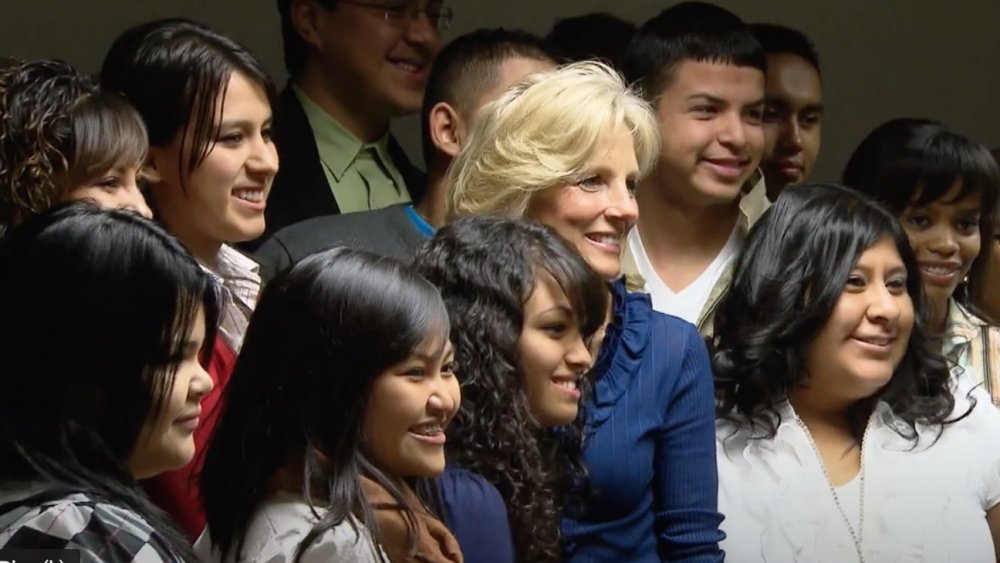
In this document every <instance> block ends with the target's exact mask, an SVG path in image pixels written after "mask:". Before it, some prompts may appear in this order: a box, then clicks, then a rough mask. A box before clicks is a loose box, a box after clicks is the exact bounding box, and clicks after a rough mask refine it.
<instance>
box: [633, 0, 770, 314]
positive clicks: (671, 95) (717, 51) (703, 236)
mask: <svg viewBox="0 0 1000 563" xmlns="http://www.w3.org/2000/svg"><path fill="white" fill-rule="evenodd" d="M764 68H765V59H764V52H763V50H762V49H761V47H760V43H759V42H758V41H757V39H756V38H755V37H754V36H753V34H752V33H751V31H750V29H749V27H748V26H747V25H746V24H744V23H743V21H741V20H740V19H739V18H738V17H737V16H736V15H734V14H732V13H730V12H728V11H726V10H724V9H722V8H719V7H717V6H714V5H712V4H707V3H703V2H684V3H681V4H678V5H676V6H674V7H672V8H668V9H666V10H664V11H663V12H661V13H660V14H659V15H657V16H656V17H654V18H653V19H651V20H649V21H648V22H646V23H645V24H644V25H643V26H642V27H641V28H640V30H639V32H638V34H637V35H636V38H635V39H634V40H633V42H632V44H631V45H630V47H629V50H628V53H627V54H626V57H625V64H624V70H625V75H626V78H628V80H629V81H630V82H636V83H638V84H639V86H640V88H641V89H642V93H643V95H644V96H645V98H646V99H647V100H649V102H650V103H651V104H652V105H653V108H654V110H655V111H656V114H657V117H658V119H659V122H660V137H661V140H662V149H661V151H660V156H659V161H658V163H657V165H656V168H655V170H654V171H653V173H652V174H650V175H649V176H648V177H647V178H646V179H645V180H643V182H642V183H641V184H640V185H639V187H638V189H637V190H636V200H637V202H638V205H639V211H640V212H639V221H638V223H637V225H636V227H635V228H634V229H633V230H632V231H631V233H630V234H629V240H628V250H627V252H626V255H625V256H624V258H623V268H624V271H625V273H627V274H629V273H631V274H639V275H641V276H642V278H643V279H644V280H645V284H646V289H647V291H649V293H650V295H651V297H652V301H653V308H654V309H656V310H657V311H661V312H664V313H669V314H672V315H675V316H678V317H681V318H683V319H685V320H687V321H689V322H691V323H694V324H696V325H697V326H698V328H699V330H700V331H701V332H702V334H710V333H711V315H712V311H713V310H714V308H715V305H716V303H717V302H718V300H719V298H720V297H721V296H722V293H723V292H724V290H725V287H726V286H727V285H728V281H729V276H730V271H731V266H732V264H731V263H732V260H733V257H734V256H735V255H736V254H737V253H738V251H739V249H740V247H741V246H742V244H743V238H744V237H745V235H746V232H747V231H748V230H749V228H750V226H751V225H752V224H753V223H754V222H755V221H756V220H757V218H758V217H759V216H760V215H761V214H762V213H763V211H764V209H765V208H766V207H767V205H768V204H767V198H766V188H765V186H764V181H763V179H762V178H761V176H760V174H759V173H758V171H757V166H758V165H759V163H760V159H761V155H762V153H763V150H764V132H763V128H762V112H763V108H764Z"/></svg>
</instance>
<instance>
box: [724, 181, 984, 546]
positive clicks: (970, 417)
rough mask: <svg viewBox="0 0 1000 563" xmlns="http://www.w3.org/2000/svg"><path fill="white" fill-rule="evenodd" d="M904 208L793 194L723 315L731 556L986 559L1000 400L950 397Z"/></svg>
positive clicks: (740, 267)
mask: <svg viewBox="0 0 1000 563" xmlns="http://www.w3.org/2000/svg"><path fill="white" fill-rule="evenodd" d="M927 318H928V315H927V311H926V309H925V307H924V305H923V301H922V287H921V278H920V274H919V270H918V267H917V263H916V261H915V259H914V256H913V252H912V250H911V249H910V247H909V245H908V243H907V238H906V234H905V232H904V231H903V229H902V228H901V226H900V225H899V224H898V223H897V222H896V221H895V218H894V216H893V215H892V214H891V213H890V212H889V211H887V210H885V209H883V208H882V207H881V206H879V205H877V204H875V203H873V202H871V201H870V200H868V199H867V198H865V197H864V196H863V195H861V194H859V193H857V192H854V191H852V190H849V189H847V188H843V187H840V186H832V185H804V186H799V187H796V188H795V189H793V190H787V191H786V192H784V193H783V194H782V195H781V197H780V198H779V199H778V201H777V202H776V204H775V205H774V206H773V207H772V208H771V209H770V211H768V212H767V213H766V214H765V215H764V218H762V220H761V221H760V223H758V224H757V226H756V227H755V228H754V229H753V230H752V231H751V233H750V236H749V239H748V242H747V246H746V248H745V250H744V252H743V254H742V255H741V256H740V258H739V259H738V261H737V264H736V269H735V276H734V279H733V285H732V289H731V290H730V291H729V294H728V296H727V297H726V298H725V300H724V301H723V303H722V305H721V306H720V308H719V311H718V313H717V315H716V325H715V326H716V336H715V338H714V353H713V364H714V365H713V367H714V369H715V374H716V390H717V396H718V405H719V415H720V419H719V421H718V424H717V458H718V464H719V510H720V511H721V512H722V513H723V514H725V516H726V519H725V521H724V522H723V524H722V528H723V530H724V531H725V533H726V540H725V541H724V543H723V544H722V546H723V548H724V549H725V551H726V553H727V558H726V560H727V561H731V562H735V563H739V562H744V561H745V562H748V563H749V562H753V563H759V562H762V561H766V562H780V563H787V562H791V561H802V562H822V561H830V562H837V563H844V562H850V561H859V562H864V563H875V562H888V561H893V562H898V561H923V562H928V563H929V562H933V563H947V562H955V563H976V562H986V561H989V562H992V561H996V559H997V551H996V548H995V540H996V539H997V538H1000V508H997V504H998V503H1000V413H998V412H997V410H996V409H993V408H991V406H990V404H989V398H988V397H987V395H986V394H985V393H983V392H982V390H981V389H976V390H975V391H972V392H971V393H966V392H965V391H961V392H955V390H954V380H953V379H952V376H951V374H950V373H949V369H948V366H947V363H946V362H945V360H944V359H943V358H942V356H941V355H940V347H939V344H938V343H937V342H936V341H935V340H933V339H931V338H929V337H928V328H927V322H928V321H927Z"/></svg>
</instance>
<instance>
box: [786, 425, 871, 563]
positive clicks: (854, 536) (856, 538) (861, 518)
mask: <svg viewBox="0 0 1000 563" xmlns="http://www.w3.org/2000/svg"><path fill="white" fill-rule="evenodd" d="M795 421H796V422H797V423H798V424H799V427H800V428H802V431H803V432H805V434H806V438H807V439H808V440H809V445H810V446H811V447H812V449H813V453H814V454H816V460H817V461H819V467H820V469H822V470H823V478H824V479H826V486H827V487H829V489H830V494H831V495H833V502H834V504H836V505H837V511H838V512H840V517H841V518H843V520H844V524H845V525H846V526H847V531H848V532H850V533H851V541H853V542H854V550H855V551H856V552H857V554H858V563H865V554H864V550H863V549H862V541H863V540H864V537H863V534H864V531H865V444H866V443H867V442H868V429H869V428H871V420H870V419H869V421H868V425H867V426H865V433H864V435H862V436H861V469H860V471H859V472H858V478H859V479H860V482H859V483H858V486H859V487H860V489H859V495H858V496H859V497H861V499H860V502H859V503H858V504H859V505H860V506H859V507H858V508H859V514H858V529H857V530H855V529H854V526H852V525H851V519H850V518H848V517H847V511H846V510H844V507H843V505H842V504H841V503H840V496H839V495H838V494H837V489H836V487H834V486H833V483H832V482H831V481H830V474H829V473H828V472H827V470H826V464H824V463H823V456H822V455H821V454H820V453H819V448H817V447H816V442H815V441H814V440H813V437H812V433H810V432H809V428H808V427H807V426H806V423H805V422H803V421H802V419H801V418H799V415H798V413H796V414H795Z"/></svg>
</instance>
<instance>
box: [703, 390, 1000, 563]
mask: <svg viewBox="0 0 1000 563" xmlns="http://www.w3.org/2000/svg"><path fill="white" fill-rule="evenodd" d="M956 395H957V396H956V410H955V412H956V413H958V414H961V413H964V412H965V411H966V410H967V408H968V401H967V400H966V398H965V395H964V394H963V393H956ZM975 398H976V400H977V401H978V403H977V406H976V407H975V408H974V409H973V411H972V413H971V414H969V416H967V417H966V418H964V419H962V420H960V421H958V422H955V423H954V424H950V425H947V426H946V427H945V430H944V432H943V434H941V436H940V439H938V440H937V441H936V442H935V441H934V439H935V435H936V431H935V429H933V428H930V427H927V426H921V425H918V427H917V428H918V432H919V435H920V439H919V442H918V443H917V446H916V447H913V443H912V442H910V441H908V440H906V439H904V438H903V437H902V436H900V435H899V434H898V433H896V431H895V430H893V429H892V427H891V424H892V423H893V420H895V419H894V417H893V415H892V414H891V412H890V410H889V408H888V406H887V405H886V404H885V403H879V406H878V408H877V409H876V413H875V414H874V415H873V416H872V419H871V422H870V423H869V425H870V428H869V429H868V433H867V438H866V441H865V443H864V444H863V446H862V447H863V453H862V455H863V460H864V480H863V486H862V485H861V483H860V482H859V486H861V490H860V491H859V494H858V496H856V497H852V496H851V495H844V498H841V506H842V508H843V511H844V512H845V513H846V518H848V519H849V520H851V521H855V518H856V519H857V521H863V531H862V534H861V538H862V541H861V544H862V549H863V552H864V556H865V561H866V563H880V562H889V561H892V562H918V561H919V562H922V563H948V562H954V563H980V562H982V563H986V562H989V563H995V561H996V559H995V556H994V552H993V540H992V537H991V535H990V530H989V527H988V525H987V523H986V511H987V510H988V509H990V508H992V507H993V506H995V505H997V504H998V503H1000V412H998V411H997V410H996V409H994V408H991V406H990V402H989V399H988V398H987V396H986V395H985V393H982V392H978V393H977V394H976V395H975ZM778 411H779V412H780V413H781V423H780V425H779V426H778V431H777V434H776V435H775V437H774V438H771V439H765V438H757V437H751V436H750V432H749V430H748V429H747V428H745V427H741V428H737V427H736V426H735V425H734V424H733V423H731V422H729V421H725V420H720V421H718V422H717V424H716V454H717V459H718V465H719V511H720V512H722V513H723V514H724V515H725V517H726V518H725V521H724V522H723V523H722V526H721V528H722V530H723V531H724V532H725V533H726V539H725V541H723V542H722V544H721V547H722V548H723V549H724V550H725V551H726V554H727V557H726V561H729V562H733V563H742V562H746V563H761V562H768V563H792V562H808V563H819V562H836V563H849V562H855V561H857V560H858V557H857V552H856V548H855V544H854V541H853V539H852V537H851V533H850V529H849V528H848V527H847V524H846V523H845V515H844V514H842V513H841V509H838V507H837V504H836V502H835V501H834V497H833V494H832V493H831V491H830V485H829V483H828V482H827V480H826V477H825V474H824V472H823V468H822V465H821V462H820V460H819V457H818V455H817V453H816V451H815V449H814V448H813V446H812V445H811V444H810V441H809V438H808V436H807V434H806V433H805V431H804V430H803V428H802V427H801V426H800V425H799V424H798V423H797V421H796V416H795V413H794V411H793V410H792V408H791V406H790V405H789V404H788V402H787V401H786V402H784V403H782V404H781V405H779V406H778ZM953 416H954V415H953ZM851 498H854V499H855V500H854V503H855V504H854V505H853V506H845V504H847V505H850V504H851V500H850V499H851ZM861 499H863V506H861ZM862 511H863V516H861V512H862ZM855 514H857V516H855Z"/></svg>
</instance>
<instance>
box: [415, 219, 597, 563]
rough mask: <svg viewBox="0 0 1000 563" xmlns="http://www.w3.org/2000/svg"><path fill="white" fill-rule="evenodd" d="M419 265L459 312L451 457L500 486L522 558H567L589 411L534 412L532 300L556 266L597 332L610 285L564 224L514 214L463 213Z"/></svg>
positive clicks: (584, 324) (589, 329)
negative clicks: (522, 347) (567, 513)
mask: <svg viewBox="0 0 1000 563" xmlns="http://www.w3.org/2000/svg"><path fill="white" fill-rule="evenodd" d="M416 266H417V270H418V271H419V272H420V273H422V274H423V275H424V276H425V277H426V278H427V279H428V280H430V281H431V283H433V284H435V285H436V286H438V288H439V289H440V290H441V295H442V297H443V298H444V301H445V305H446V306H447V307H448V314H449V316H450V318H451V326H452V331H451V334H452V340H453V342H454V346H455V360H456V365H457V373H458V375H459V378H460V380H461V383H462V406H461V408H460V409H459V412H458V414H457V415H456V417H455V419H454V421H453V422H452V424H451V426H450V427H449V435H448V448H449V449H448V454H449V459H450V461H451V462H453V463H456V464H458V465H459V466H461V467H463V468H465V469H468V470H470V471H473V472H476V473H479V474H480V475H482V476H483V477H485V478H486V479H487V480H489V481H490V482H491V483H493V485H495V486H496V487H497V489H499V491H500V494H501V495H503V497H504V499H505V500H506V501H507V509H508V518H509V520H510V525H511V530H512V533H513V535H514V547H515V552H516V553H517V557H518V560H519V561H525V562H527V561H530V562H532V563H536V562H548V561H560V560H561V549H560V533H559V528H560V519H561V517H562V515H563V511H564V509H565V508H566V506H567V504H568V500H569V497H568V495H569V491H570V490H571V485H572V483H573V482H576V481H577V479H578V478H580V477H582V476H583V475H584V472H583V465H582V462H581V442H580V435H581V432H580V430H581V428H580V421H581V417H579V416H578V417H577V423H576V424H575V425H574V426H573V427H572V428H570V429H569V430H568V431H562V429H560V430H558V431H555V430H553V429H546V428H542V427H541V426H540V425H539V424H538V422H537V421H535V419H534V418H533V417H532V414H531V411H530V408H529V406H528V401H527V399H526V397H525V394H524V392H523V389H524V373H523V370H522V368H521V362H520V359H519V352H518V340H519V338H520V335H521V330H522V326H523V323H524V305H525V302H526V301H527V300H528V298H529V297H530V295H531V293H532V291H534V289H535V287H536V283H537V280H538V276H539V273H540V272H548V273H549V274H551V275H552V277H553V278H555V280H556V281H557V283H558V284H559V286H560V287H561V288H562V289H563V291H564V292H565V294H566V297H567V298H568V300H569V302H570V305H571V307H572V308H573V311H574V312H575V314H576V318H577V320H578V322H579V323H580V330H581V334H582V335H583V336H584V337H585V338H588V339H589V338H590V336H592V335H593V334H594V333H595V332H596V331H597V329H598V328H599V327H600V326H601V325H602V324H603V322H604V317H605V314H606V311H607V302H608V298H609V295H608V289H607V287H606V285H605V284H604V283H603V281H602V280H601V279H600V278H599V277H598V276H597V275H596V274H595V273H594V272H593V271H592V270H591V269H590V268H589V267H588V266H587V264H586V262H584V261H583V258H581V257H580V256H579V255H578V254H577V253H576V251H575V250H574V249H573V247H572V246H570V245H569V244H568V243H567V242H566V241H564V240H563V239H562V238H561V237H560V236H559V235H558V234H556V232H555V231H553V230H552V229H551V228H549V227H545V226H543V225H539V224H536V223H530V222H527V221H521V220H515V219H502V218H497V217H472V218H468V219H462V220H459V221H456V222H455V223H453V224H451V225H450V226H448V227H445V228H443V229H441V230H440V231H439V232H438V233H437V235H436V236H435V237H434V238H433V239H431V241H430V242H428V243H427V244H426V245H425V246H424V247H423V248H422V249H421V250H420V252H419V253H418V255H417V258H416ZM583 392H584V393H586V389H585V388H584V389H583Z"/></svg>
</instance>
